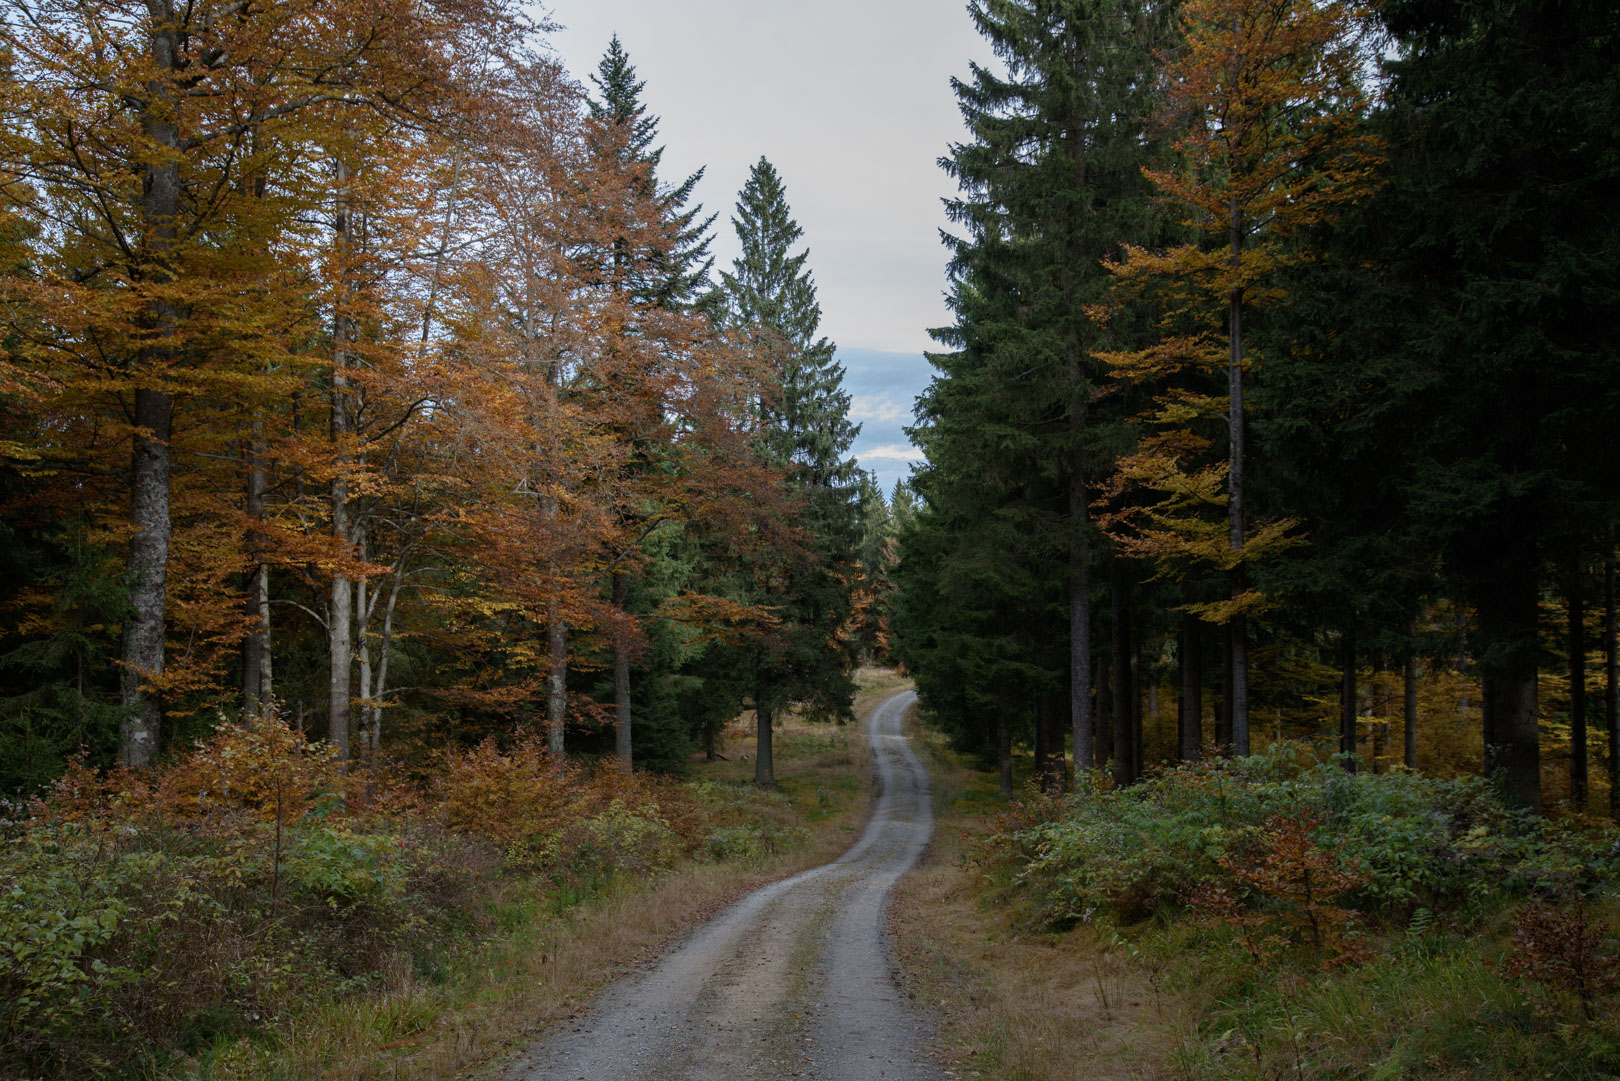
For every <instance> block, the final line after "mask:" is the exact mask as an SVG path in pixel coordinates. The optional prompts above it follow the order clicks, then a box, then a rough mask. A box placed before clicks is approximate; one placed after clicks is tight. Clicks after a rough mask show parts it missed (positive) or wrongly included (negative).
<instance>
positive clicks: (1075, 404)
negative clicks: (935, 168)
mask: <svg viewBox="0 0 1620 1081" xmlns="http://www.w3.org/2000/svg"><path fill="white" fill-rule="evenodd" d="M969 11H970V12H971V14H972V16H973V18H974V21H975V23H976V25H977V26H978V29H979V31H980V33H982V34H983V35H984V36H985V37H986V38H987V39H988V40H989V42H990V44H991V46H992V47H993V48H994V50H995V52H996V54H997V56H998V57H1000V58H1001V60H1002V61H1003V62H1004V63H1005V66H1006V71H1007V74H1005V75H1002V74H999V73H997V72H995V71H992V70H991V69H989V68H987V67H983V66H979V65H975V66H974V67H973V69H972V74H971V77H970V78H969V79H968V80H966V81H957V82H956V83H955V84H954V85H955V89H956V93H957V97H958V99H959V105H960V108H961V111H962V115H963V118H964V120H965V121H966V122H967V125H968V128H969V130H970V131H971V133H972V135H973V138H972V140H971V141H969V142H966V143H963V144H959V145H956V146H953V147H952V148H951V153H950V155H949V156H948V157H947V158H945V159H942V161H941V165H942V166H943V167H944V168H945V169H946V171H947V172H948V173H950V174H951V176H952V177H954V178H955V179H956V181H957V183H958V185H959V186H960V188H961V194H960V195H959V196H958V197H957V198H956V199H954V200H952V201H951V202H950V203H949V204H948V210H949V212H950V215H951V217H952V219H953V220H954V221H955V222H956V223H957V224H958V225H960V226H961V227H962V228H963V229H964V232H965V235H963V236H960V237H952V238H950V239H949V240H948V243H949V244H950V246H951V249H952V254H953V259H952V264H951V272H952V275H953V279H954V288H953V290H952V293H951V304H952V308H953V311H954V314H955V316H956V322H955V325H954V326H952V327H950V328H946V329H944V330H941V331H936V332H935V336H936V337H937V338H938V339H939V340H940V341H941V342H942V343H944V344H945V345H947V346H949V347H952V348H953V349H955V350H956V352H955V353H954V354H941V355H938V356H934V357H931V359H932V360H933V362H934V364H935V365H936V367H939V368H940V371H941V374H940V376H939V377H938V378H937V379H936V380H935V384H934V387H933V388H931V390H930V394H929V396H926V397H925V401H924V404H923V407H922V408H923V413H922V414H921V415H920V416H919V420H920V422H921V424H922V425H923V427H924V429H928V431H927V434H926V435H924V436H923V437H922V438H923V439H924V446H925V447H926V448H927V449H928V450H929V454H930V459H931V467H930V469H929V470H927V471H926V472H925V473H924V474H922V475H920V476H919V479H918V483H919V487H920V489H921V491H922V494H923V495H924V496H925V497H926V501H927V506H928V508H929V510H930V512H932V513H933V514H936V515H939V516H941V517H940V518H939V519H938V521H940V522H944V521H947V520H948V521H956V520H957V519H958V518H959V517H961V518H965V519H968V520H973V519H980V520H982V519H984V518H985V517H986V516H987V515H1001V516H1005V517H1006V518H1007V519H1008V520H1009V521H1016V522H1017V523H1019V529H1020V531H1021V532H1022V534H1023V540H1022V542H1021V543H1018V544H1016V545H1013V546H1011V547H1008V546H1007V538H1005V537H997V536H996V534H995V532H994V531H986V532H979V531H976V533H975V534H964V535H963V536H967V535H978V536H980V537H981V539H982V542H983V543H987V544H991V545H992V546H994V548H995V549H997V550H999V551H1000V552H1001V553H1002V555H1003V556H1004V557H1010V558H1014V559H1018V560H1020V561H1022V562H1023V563H1024V564H1025V568H1024V572H1023V573H1024V574H1025V575H1027V576H1029V581H1030V582H1031V583H1032V584H1033V583H1034V582H1039V581H1042V580H1045V581H1051V582H1054V583H1058V582H1061V583H1064V587H1065V596H1064V597H1063V600H1062V603H1063V606H1064V607H1065V608H1066V610H1067V639H1068V643H1069V655H1068V658H1067V663H1066V664H1065V665H1063V667H1064V668H1066V670H1067V674H1068V676H1067V680H1066V684H1067V686H1066V687H1065V688H1062V691H1066V694H1067V698H1068V701H1069V705H1070V727H1071V729H1072V731H1073V735H1074V746H1075V753H1076V757H1077V761H1078V762H1079V763H1082V764H1083V766H1089V764H1090V763H1091V761H1092V760H1093V757H1094V756H1093V746H1094V740H1095V735H1096V733H1095V722H1094V717H1093V714H1092V702H1093V688H1092V666H1093V655H1094V652H1096V651H1095V650H1094V648H1093V644H1092V640H1091V636H1092V627H1093V622H1094V616H1093V613H1092V583H1091V579H1092V572H1093V564H1094V562H1096V561H1097V559H1098V557H1099V556H1100V554H1101V553H1100V552H1099V550H1098V543H1097V539H1096V537H1095V526H1094V525H1093V524H1092V522H1091V514H1090V508H1091V504H1092V502H1093V500H1094V499H1095V498H1096V490H1095V488H1096V476H1097V475H1098V474H1099V473H1100V472H1101V468H1100V467H1101V466H1103V465H1105V461H1106V458H1107V457H1108V456H1109V455H1110V454H1111V453H1112V444H1114V443H1116V442H1117V437H1114V436H1110V435H1109V434H1108V433H1109V432H1111V431H1112V430H1114V429H1117V427H1118V416H1117V406H1116V407H1115V408H1114V410H1113V416H1112V417H1111V416H1110V412H1109V411H1103V412H1101V413H1099V411H1098V409H1097V408H1096V407H1095V406H1093V405H1092V398H1093V397H1094V395H1095V392H1096V390H1097V385H1098V381H1099V378H1100V375H1101V366H1100V365H1099V364H1098V362H1097V361H1096V360H1095V359H1094V354H1095V353H1096V352H1097V351H1099V350H1101V349H1104V348H1108V347H1111V346H1114V345H1116V344H1117V335H1118V327H1115V328H1109V327H1105V326H1104V325H1103V324H1102V323H1101V322H1099V321H1098V319H1097V318H1096V316H1095V315H1094V314H1093V309H1094V307H1095V306H1096V305H1097V304H1098V303H1099V302H1100V301H1101V300H1102V298H1103V297H1104V295H1105V294H1106V292H1107V289H1108V277H1107V274H1106V273H1105V271H1104V270H1103V266H1102V261H1103V260H1104V259H1106V258H1111V257H1114V256H1117V255H1118V254H1119V252H1120V251H1121V250H1122V247H1123V246H1124V245H1129V244H1145V243H1153V242H1155V241H1156V240H1158V239H1159V238H1160V236H1161V233H1162V230H1163V224H1162V221H1161V218H1160V215H1159V214H1158V213H1157V212H1156V210H1155V209H1154V206H1153V204H1152V201H1151V199H1150V197H1149V194H1150V191H1151V188H1150V186H1149V184H1148V183H1147V181H1146V180H1145V178H1144V177H1143V175H1142V168H1143V166H1144V165H1147V164H1150V163H1151V161H1152V157H1151V154H1152V152H1153V146H1154V143H1153V139H1152V138H1151V137H1150V135H1149V134H1148V132H1147V130H1146V128H1147V118H1148V117H1149V116H1150V115H1151V113H1152V112H1153V104H1152V94H1153V85H1154V80H1153V78H1152V71H1153V65H1154V49H1155V48H1156V47H1157V46H1159V45H1160V44H1162V41H1161V40H1160V38H1161V35H1162V32H1163V19H1162V16H1161V14H1160V13H1159V9H1158V8H1157V7H1156V6H1155V5H1151V4H1145V3H1140V2H1136V0H1018V2H1013V3H975V4H973V5H971V6H970V8H969ZM1121 325H1123V320H1122V321H1121ZM967 418H971V419H967ZM958 442H960V445H959V446H957V447H956V449H949V448H948V446H947V444H957V443H958ZM991 461H994V462H995V463H996V465H995V466H990V465H989V463H990V462H991ZM1003 466H1005V468H1002V467H1003ZM987 471H988V472H989V473H990V475H991V476H995V477H998V478H1000V479H999V480H998V482H997V483H993V484H985V483H984V480H985V476H984V474H985V473H986V472H987ZM970 508H971V509H970ZM988 554H989V553H988V552H987V553H981V554H980V555H981V557H982V556H985V555H988ZM962 558H964V559H967V558H969V556H968V555H967V553H965V552H964V553H963V554H962ZM1031 600H1033V598H1031ZM1025 607H1026V609H1029V610H1033V609H1034V608H1035V607H1038V606H1036V605H1025ZM1053 632H1054V636H1057V637H1062V636H1063V630H1062V629H1061V628H1053ZM1057 693H1061V692H1057Z"/></svg>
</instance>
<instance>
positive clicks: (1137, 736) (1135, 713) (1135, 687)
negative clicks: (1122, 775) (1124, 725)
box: [1131, 641, 1144, 781]
mask: <svg viewBox="0 0 1620 1081" xmlns="http://www.w3.org/2000/svg"><path fill="white" fill-rule="evenodd" d="M1131 689H1132V691H1133V693H1132V694H1131V780H1132V781H1139V780H1141V779H1142V729H1143V727H1144V725H1143V713H1142V650H1141V647H1140V646H1139V645H1138V644H1137V643H1136V642H1134V641H1133V642H1132V643H1131Z"/></svg>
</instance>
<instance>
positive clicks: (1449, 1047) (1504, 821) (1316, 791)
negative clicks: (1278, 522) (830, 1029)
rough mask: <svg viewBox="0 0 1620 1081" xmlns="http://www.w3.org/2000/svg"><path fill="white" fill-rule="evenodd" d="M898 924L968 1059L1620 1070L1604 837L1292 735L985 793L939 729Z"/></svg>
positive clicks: (1201, 1067) (1619, 978)
mask: <svg viewBox="0 0 1620 1081" xmlns="http://www.w3.org/2000/svg"><path fill="white" fill-rule="evenodd" d="M918 743H919V745H920V746H921V747H922V748H923V749H924V750H925V751H926V752H927V755H928V758H929V759H930V765H931V767H932V768H933V770H934V772H935V776H936V779H937V781H936V783H937V791H938V793H939V804H940V806H939V833H938V837H937V841H936V844H935V847H934V850H933V851H932V852H931V853H930V854H929V857H928V859H927V860H926V861H925V862H924V863H923V865H922V866H921V867H919V869H918V870H917V871H916V872H914V873H913V874H912V875H911V876H910V877H909V878H908V879H907V880H905V881H904V882H903V883H902V887H901V889H900V892H899V894H898V903H897V905H896V908H895V910H894V912H893V914H892V916H891V920H892V925H893V928H894V931H895V933H896V936H897V939H898V946H899V950H900V954H901V961H902V965H903V968H904V971H905V974H906V979H907V980H908V981H909V983H910V985H911V990H912V993H913V994H915V995H916V996H917V997H918V998H920V999H925V1000H927V1001H929V1002H931V1003H933V1004H935V1006H936V1007H937V1008H938V1009H939V1010H940V1011H942V1013H943V1015H944V1018H945V1025H944V1029H943V1037H944V1039H943V1042H944V1044H945V1047H944V1050H945V1051H946V1052H947V1053H948V1054H949V1055H950V1056H951V1057H952V1059H953V1060H954V1063H953V1064H954V1066H955V1068H956V1069H957V1071H958V1072H959V1073H960V1074H962V1075H964V1076H968V1077H973V1076H978V1077H987V1078H988V1077H993V1078H998V1079H1000V1078H1005V1079H1008V1081H1025V1079H1028V1081H1046V1079H1052V1081H1057V1079H1079V1078H1087V1079H1102V1081H1110V1079H1114V1078H1144V1079H1157V1078H1178V1079H1181V1078H1185V1079H1187V1081H1238V1079H1244V1081H1283V1079H1291V1081H1340V1079H1343V1081H1351V1079H1355V1081H1361V1079H1390V1081H1393V1079H1397V1078H1399V1079H1414V1081H1464V1079H1467V1081H1510V1079H1512V1081H1517V1079H1521V1078H1524V1079H1529V1078H1536V1079H1548V1081H1601V1079H1605V1078H1615V1077H1617V1076H1620V928H1617V922H1620V911H1617V908H1620V906H1617V905H1616V896H1615V893H1616V884H1617V881H1620V838H1617V835H1616V834H1615V832H1614V831H1613V830H1612V829H1607V828H1594V827H1592V826H1590V825H1582V824H1580V823H1572V822H1561V823H1547V822H1543V821H1541V820H1538V819H1534V818H1532V817H1530V816H1526V815H1523V814H1521V813H1519V812H1515V811H1513V810H1511V809H1510V808H1507V807H1505V806H1504V805H1503V804H1502V803H1501V801H1500V799H1499V798H1498V797H1497V796H1496V795H1495V794H1494V792H1492V790H1491V789H1490V787H1489V786H1488V785H1485V784H1483V783H1481V782H1478V781H1469V780H1458V781H1443V780H1435V779H1431V778H1425V777H1421V776H1417V775H1410V774H1386V775H1382V776H1377V777H1375V776H1372V775H1370V774H1361V775H1356V776H1351V775H1346V774H1344V773H1343V772H1341V771H1340V770H1338V769H1337V768H1336V767H1334V766H1331V765H1329V766H1312V765H1310V764H1309V763H1308V762H1303V761H1301V760H1298V759H1294V758H1290V756H1289V755H1288V754H1287V751H1286V749H1285V748H1279V749H1278V750H1277V752H1276V753H1271V754H1267V755H1262V756H1256V757H1255V758H1253V759H1246V760H1242V761H1223V762H1214V763H1210V764H1207V765H1205V766H1202V767H1198V768H1192V769H1182V770H1175V771H1169V772H1167V773H1164V774H1163V775H1160V776H1156V777H1154V778H1152V779H1150V780H1149V781H1147V782H1145V783H1143V784H1141V785H1138V786H1135V787H1133V788H1131V789H1126V790H1123V791H1118V792H1115V791H1102V792H1093V793H1088V794H1087V795H1086V796H1085V797H1083V798H1082V797H1070V798H1068V799H1064V800H1048V799H1044V798H1042V797H1040V796H1038V795H1034V794H1030V795H1029V796H1028V797H1026V798H1024V799H1022V800H1021V801H1019V802H1017V803H1014V804H1011V805H1009V804H1006V803H1004V802H1003V801H1001V800H1000V799H999V797H998V796H997V794H996V791H995V786H994V781H993V778H992V777H991V776H989V775H987V774H985V773H982V772H979V771H976V770H973V769H971V768H969V767H968V766H967V765H966V764H965V763H963V762H962V761H961V760H960V759H958V758H957V757H955V756H954V755H952V754H951V753H950V752H949V750H948V749H947V748H946V747H945V746H944V745H943V742H942V740H941V738H940V737H939V736H938V735H937V734H934V733H928V732H922V733H919V734H918Z"/></svg>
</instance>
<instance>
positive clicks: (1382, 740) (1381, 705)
mask: <svg viewBox="0 0 1620 1081" xmlns="http://www.w3.org/2000/svg"><path fill="white" fill-rule="evenodd" d="M1383 670H1384V665H1383V658H1381V657H1376V656H1375V657H1374V659H1373V674H1372V722H1373V723H1372V771H1373V775H1374V776H1377V774H1378V764H1379V762H1380V761H1382V760H1383V757H1384V754H1385V752H1386V751H1387V750H1388V749H1389V693H1388V692H1387V691H1386V690H1385V689H1384V685H1383V683H1381V682H1380V681H1379V679H1378V674H1379V673H1380V672H1382V671H1383Z"/></svg>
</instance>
